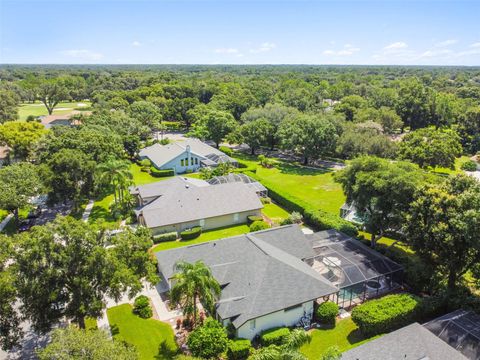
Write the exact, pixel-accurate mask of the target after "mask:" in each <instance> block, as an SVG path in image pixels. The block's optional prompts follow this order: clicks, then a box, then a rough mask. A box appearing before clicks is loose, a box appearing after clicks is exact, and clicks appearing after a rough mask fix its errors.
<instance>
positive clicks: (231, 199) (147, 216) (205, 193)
mask: <svg viewBox="0 0 480 360" xmlns="http://www.w3.org/2000/svg"><path fill="white" fill-rule="evenodd" d="M194 180H195V179H194ZM204 183H205V184H206V186H205V185H204ZM154 184H155V185H154ZM154 184H149V185H148V186H138V187H136V188H135V189H134V190H133V191H132V193H138V194H139V195H140V196H142V197H153V196H158V198H157V199H155V200H153V201H152V202H150V203H148V204H147V205H145V206H143V207H142V208H140V209H139V210H137V214H140V215H142V216H143V219H144V221H145V224H146V226H147V227H149V228H154V227H159V226H165V225H171V224H179V223H184V222H189V221H195V220H200V219H207V218H212V217H217V216H222V215H228V214H235V213H241V212H246V211H252V210H258V209H261V208H263V205H262V203H261V201H260V199H259V198H258V196H257V194H256V192H255V190H253V189H251V188H249V187H248V186H247V185H245V184H243V183H231V184H221V185H216V186H211V185H208V183H206V182H202V181H191V179H187V178H182V177H175V178H172V179H169V180H165V181H160V182H158V183H154Z"/></svg>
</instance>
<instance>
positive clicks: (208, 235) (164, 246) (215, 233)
mask: <svg viewBox="0 0 480 360" xmlns="http://www.w3.org/2000/svg"><path fill="white" fill-rule="evenodd" d="M248 232H250V229H249V227H248V226H247V225H246V224H241V225H235V226H229V227H223V228H219V229H215V230H209V231H205V232H203V233H202V234H201V235H200V236H199V237H198V238H196V239H193V240H187V241H185V240H183V241H182V240H180V241H166V242H163V243H160V244H157V245H155V246H154V247H153V248H152V252H158V251H162V250H168V249H175V248H179V247H182V246H188V245H193V244H200V243H203V242H207V241H212V240H218V239H223V238H226V237H230V236H236V235H241V234H246V233H248Z"/></svg>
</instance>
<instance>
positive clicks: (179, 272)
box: [170, 261, 220, 324]
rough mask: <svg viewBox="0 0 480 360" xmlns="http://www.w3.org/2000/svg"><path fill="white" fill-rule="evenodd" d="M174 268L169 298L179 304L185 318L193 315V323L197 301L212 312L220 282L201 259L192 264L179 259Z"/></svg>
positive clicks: (195, 318) (218, 292)
mask: <svg viewBox="0 0 480 360" xmlns="http://www.w3.org/2000/svg"><path fill="white" fill-rule="evenodd" d="M175 270H176V273H175V275H173V277H172V280H173V287H172V290H171V291H170V299H171V301H172V303H173V304H174V305H180V307H181V308H182V310H183V313H184V314H185V316H186V317H187V318H189V317H190V316H192V315H193V322H194V324H195V322H196V320H197V302H198V301H200V303H201V304H202V305H203V307H204V308H205V309H206V310H207V311H209V312H210V313H213V310H214V306H215V302H216V300H217V299H218V297H219V296H220V284H219V283H218V281H217V280H216V279H215V278H214V277H213V275H212V271H211V270H210V268H209V267H208V266H207V265H205V264H204V263H203V261H197V262H195V263H194V264H191V263H188V262H184V261H180V262H178V263H177V264H176V265H175Z"/></svg>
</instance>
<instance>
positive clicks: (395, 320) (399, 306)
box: [352, 294, 421, 337]
mask: <svg viewBox="0 0 480 360" xmlns="http://www.w3.org/2000/svg"><path fill="white" fill-rule="evenodd" d="M420 308H421V301H420V299H419V298H417V297H415V296H413V295H410V294H397V295H388V296H385V297H383V298H380V299H376V300H370V301H367V302H365V303H363V304H361V305H359V306H357V307H355V308H354V309H353V311H352V320H353V322H354V323H355V324H356V325H357V326H358V327H359V328H360V331H361V332H362V333H363V334H364V335H365V336H369V337H370V336H374V335H378V334H383V333H387V332H390V331H392V330H396V329H399V328H401V327H403V326H405V325H408V324H410V323H411V322H413V321H414V320H415V318H416V316H417V314H418V313H419V310H420Z"/></svg>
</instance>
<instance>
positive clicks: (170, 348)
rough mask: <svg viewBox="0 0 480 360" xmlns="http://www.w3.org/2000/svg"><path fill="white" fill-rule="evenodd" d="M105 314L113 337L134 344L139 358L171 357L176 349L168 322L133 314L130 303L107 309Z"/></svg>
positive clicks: (145, 359)
mask: <svg viewBox="0 0 480 360" xmlns="http://www.w3.org/2000/svg"><path fill="white" fill-rule="evenodd" d="M107 316H108V322H109V323H110V327H111V329H112V334H113V336H114V338H115V339H117V340H122V341H125V342H127V343H129V344H132V345H134V346H135V347H136V349H137V351H138V354H139V359H141V360H143V359H144V360H147V359H148V360H151V359H171V358H172V357H173V355H174V354H175V353H176V352H177V351H178V349H177V345H176V343H175V340H174V337H173V330H172V328H171V326H170V325H169V324H167V323H164V322H161V321H158V320H155V319H142V318H140V317H139V316H136V315H134V314H133V313H132V306H131V305H130V304H123V305H119V306H115V307H112V308H110V309H107Z"/></svg>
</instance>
